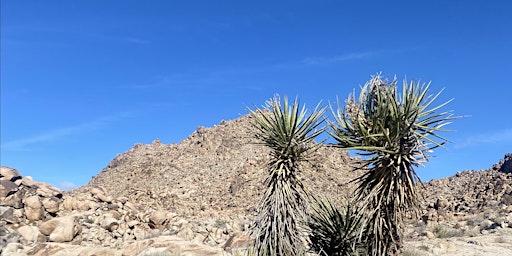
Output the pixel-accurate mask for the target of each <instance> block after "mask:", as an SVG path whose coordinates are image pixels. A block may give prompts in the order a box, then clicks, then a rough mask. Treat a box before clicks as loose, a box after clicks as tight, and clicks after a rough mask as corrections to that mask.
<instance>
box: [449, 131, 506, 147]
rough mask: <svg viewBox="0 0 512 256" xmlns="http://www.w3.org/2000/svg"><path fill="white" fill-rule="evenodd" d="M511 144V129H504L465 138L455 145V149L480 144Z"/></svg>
mask: <svg viewBox="0 0 512 256" xmlns="http://www.w3.org/2000/svg"><path fill="white" fill-rule="evenodd" d="M510 142H512V129H504V130H499V131H494V132H491V133H484V134H478V135H474V136H470V137H468V138H466V140H465V141H464V142H462V143H460V144H457V145H455V147H456V148H465V147H470V146H476V145H481V144H501V143H510Z"/></svg>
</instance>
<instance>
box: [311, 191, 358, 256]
mask: <svg viewBox="0 0 512 256" xmlns="http://www.w3.org/2000/svg"><path fill="white" fill-rule="evenodd" d="M312 208H313V213H312V214H311V216H310V219H309V220H308V228H309V241H310V243H311V250H312V251H313V252H315V253H316V254H318V255H321V256H351V255H364V254H363V253H364V249H363V248H362V243H361V241H362V239H363V238H362V237H360V231H361V224H362V215H360V214H358V212H359V209H358V208H357V206H356V205H355V204H351V203H346V204H345V205H342V206H341V208H338V207H336V206H335V205H334V204H333V203H332V202H331V201H330V200H328V199H326V198H320V199H317V201H316V204H315V205H314V206H313V207H312Z"/></svg>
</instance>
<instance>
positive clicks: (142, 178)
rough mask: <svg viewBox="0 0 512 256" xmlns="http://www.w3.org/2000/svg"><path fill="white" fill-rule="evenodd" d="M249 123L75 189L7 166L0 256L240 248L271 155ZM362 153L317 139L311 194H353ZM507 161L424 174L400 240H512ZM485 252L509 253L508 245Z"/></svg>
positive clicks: (307, 171)
mask: <svg viewBox="0 0 512 256" xmlns="http://www.w3.org/2000/svg"><path fill="white" fill-rule="evenodd" d="M250 121H251V118H250V117H249V116H243V117H240V118H238V119H236V120H231V121H223V122H222V123H221V124H219V125H217V126H214V127H211V128H204V127H199V128H198V129H197V131H195V132H194V133H193V134H192V135H190V137H189V138H187V139H185V140H183V141H182V142H180V143H179V144H169V145H166V144H162V143H161V142H159V141H158V140H155V141H154V142H153V143H151V144H149V145H143V144H137V145H135V146H134V147H133V148H132V149H130V150H129V151H128V152H126V153H124V154H121V155H118V156H117V157H116V158H114V159H113V160H112V161H111V163H110V164H109V165H108V166H107V167H106V168H104V169H103V170H102V171H101V173H99V174H98V175H97V176H95V177H94V178H93V179H92V180H91V181H90V182H89V183H88V184H87V185H85V186H83V187H81V188H79V189H76V190H73V191H60V190H58V189H56V188H54V187H52V186H50V185H48V184H45V183H41V182H35V181H32V180H31V179H30V178H29V177H23V176H22V175H20V173H19V172H18V171H17V170H15V169H13V168H9V167H2V168H1V169H0V255H140V256H142V255H231V253H234V252H236V251H237V250H238V249H243V248H244V247H245V246H246V243H247V240H248V237H247V230H248V227H249V225H250V224H251V220H252V218H253V216H254V213H255V212H256V207H257V204H258V202H259V200H260V197H261V195H262V191H263V189H264V187H263V184H262V183H263V180H264V178H265V174H266V172H265V171H266V168H265V167H266V166H265V165H266V163H267V161H268V153H269V152H268V151H267V149H265V148H264V147H263V146H261V145H259V144H257V143H256V141H254V139H253V138H252V135H251V133H250V128H249V122H250ZM357 162H358V161H357V159H353V158H351V157H350V156H349V155H348V154H347V153H346V152H345V151H343V150H340V149H337V148H334V147H329V146H322V147H320V149H319V150H318V151H317V152H316V154H315V155H314V156H313V159H312V161H311V162H309V163H304V165H303V166H302V167H303V168H302V169H303V171H302V172H301V177H302V180H303V182H304V183H305V184H306V186H307V187H308V188H309V189H310V190H311V191H312V192H314V193H315V194H316V195H319V194H323V195H326V196H329V197H331V198H335V199H337V200H342V199H343V197H344V196H345V195H348V194H349V193H350V192H351V191H353V186H354V185H353V184H348V181H350V180H351V179H352V178H354V177H356V175H357V174H358V173H355V172H352V171H350V170H351V169H352V167H353V166H355V165H357ZM511 165H512V154H507V155H506V156H505V158H504V159H503V160H501V161H500V162H499V163H498V164H496V165H495V166H493V167H492V168H490V169H489V170H481V171H463V172H460V173H458V174H457V175H455V176H453V177H449V178H445V179H440V180H434V181H431V182H428V183H426V184H425V186H424V190H425V195H426V196H425V197H426V198H425V199H426V200H425V204H424V207H423V210H422V216H421V219H419V220H417V219H411V220H410V221H409V223H410V226H409V230H408V232H407V238H408V242H407V244H408V245H409V246H410V247H411V248H412V249H413V250H416V249H417V248H420V249H418V250H419V253H425V254H426V255H443V254H446V253H451V251H450V250H453V248H454V246H458V245H457V243H459V245H461V244H462V245H464V243H462V242H460V241H458V240H457V243H455V242H454V243H455V244H454V245H453V246H444V247H443V248H445V249H446V248H447V249H446V250H444V249H442V248H439V246H436V245H437V244H446V243H448V244H451V242H449V241H448V242H447V241H445V240H442V241H438V240H439V239H445V238H446V236H448V235H450V236H451V235H456V236H458V237H462V238H461V239H466V237H471V240H468V241H473V242H474V241H477V242H478V241H480V240H479V239H480V238H479V237H480V236H483V237H485V239H488V237H489V236H491V235H493V236H497V235H498V234H505V235H504V236H505V237H503V236H501V235H500V236H499V237H498V238H499V239H500V241H509V240H508V239H510V241H512V232H510V231H511V230H512V199H511V198H512V172H511V171H510V170H511V169H512V166H511ZM507 234H511V235H510V236H508V235H507ZM498 238H496V239H498ZM485 239H484V238H482V239H481V240H482V241H485ZM464 241H465V240H464ZM433 243H436V244H433ZM468 243H469V242H468ZM475 243H476V242H475ZM497 244H498V245H503V244H507V243H501V242H499V243H497ZM498 247H499V246H498ZM425 248H427V249H428V250H424V249H425ZM480 249H481V248H479V250H480ZM443 250H444V251H443ZM482 250H483V251H484V252H489V253H493V252H500V253H501V254H504V252H505V254H506V252H511V253H512V248H510V251H507V250H509V248H508V247H506V246H502V247H499V248H494V247H493V249H492V250H487V251H485V250H486V248H483V249H482ZM480 251H481V250H480ZM418 255H420V254H418ZM421 255H422V254H421ZM453 255H457V254H453ZM458 255H464V254H458Z"/></svg>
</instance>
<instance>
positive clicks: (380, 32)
mask: <svg viewBox="0 0 512 256" xmlns="http://www.w3.org/2000/svg"><path fill="white" fill-rule="evenodd" d="M511 12H512V2H510V1H453V0H452V1H450V0H448V1H96V0H92V1H56V0H50V1H8V0H7V1H2V2H1V70H0V71H1V73H0V74H1V81H0V82H1V130H0V131H1V151H0V153H1V154H0V157H1V165H7V166H11V167H14V168H16V169H18V170H19V171H20V172H21V173H22V175H30V176H32V177H33V178H34V179H35V180H39V181H44V182H48V183H51V184H53V185H55V186H58V187H61V188H68V187H70V186H80V185H83V184H85V183H87V182H88V181H89V180H90V178H91V176H94V175H96V174H97V173H99V172H100V171H101V170H102V168H104V167H105V166H106V165H107V164H108V163H109V162H110V160H111V159H113V158H114V157H115V156H116V155H117V154H120V153H123V152H125V151H127V150H129V149H130V148H131V147H132V146H133V145H134V144H136V143H151V142H152V141H153V140H154V139H156V138H158V139H160V140H161V141H162V142H164V143H178V142H180V141H181V140H183V139H185V138H187V136H188V135H189V134H191V133H192V132H193V131H194V130H195V129H196V128H197V127H198V126H205V127H210V126H213V125H215V124H218V123H220V121H221V120H230V119H234V118H237V117H239V116H241V115H244V114H246V113H247V110H246V107H247V106H255V105H256V106H261V105H262V104H263V103H264V102H265V101H266V100H267V99H269V98H270V97H272V96H273V95H274V94H275V93H279V94H281V95H289V96H291V97H295V96H297V95H298V97H299V98H300V99H301V101H302V102H303V103H305V104H306V105H308V106H310V107H311V108H312V107H313V106H314V105H316V104H317V103H318V102H319V101H321V100H322V101H323V102H324V103H328V102H335V101H336V97H337V96H338V97H340V98H346V97H347V96H348V94H349V93H350V92H352V90H353V89H354V88H358V87H359V86H360V85H362V84H364V83H365V82H366V81H367V80H368V79H369V78H370V76H371V75H373V74H376V73H377V72H382V74H383V75H385V76H389V77H393V76H394V75H397V76H398V78H399V80H401V79H403V78H404V77H407V78H408V79H414V80H418V79H421V80H422V81H427V82H428V81H432V87H431V90H432V91H431V92H432V93H437V92H438V91H439V90H441V89H443V88H445V90H444V92H443V94H442V96H441V99H440V102H441V101H444V100H448V99H451V98H454V101H453V102H452V103H450V104H449V105H448V107H446V108H445V110H454V112H455V114H457V115H467V116H468V117H466V118H463V119H459V120H456V121H455V122H454V123H453V124H452V125H451V126H450V127H449V128H450V129H453V130H455V132H452V133H447V134H445V136H446V137H447V138H448V139H450V140H451V141H452V142H453V143H451V144H450V145H448V146H447V147H446V149H440V150H437V151H435V152H434V155H435V156H436V157H435V158H433V159H431V161H430V162H429V163H428V164H427V166H426V167H425V168H420V169H419V170H418V171H419V174H420V176H421V177H422V179H424V180H430V179H432V178H440V177H446V176H450V175H453V174H454V173H456V172H457V171H462V170H466V169H477V170H478V169H486V168H489V167H491V166H492V164H494V163H496V162H497V161H498V160H499V159H501V158H502V157H503V156H504V154H505V153H507V152H512V146H511V145H512V118H511V115H510V113H511V109H512V108H511V107H510V102H511V100H512V98H511V96H512V89H511V88H512V86H510V75H512V63H511V60H512V47H511V45H512V19H511V18H510V13H511Z"/></svg>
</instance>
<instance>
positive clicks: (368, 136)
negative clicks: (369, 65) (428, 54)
mask: <svg viewBox="0 0 512 256" xmlns="http://www.w3.org/2000/svg"><path fill="white" fill-rule="evenodd" d="M396 84H397V82H396V78H395V79H393V80H392V81H390V82H388V81H384V80H383V79H382V78H381V76H380V75H376V76H374V77H372V79H371V80H370V81H369V82H367V83H366V84H365V85H364V86H363V87H362V88H361V93H360V95H359V99H358V100H356V98H355V95H354V93H353V94H351V95H350V96H349V98H348V99H347V100H346V106H345V108H344V109H343V108H341V107H340V103H339V102H338V109H337V111H335V110H332V109H333V108H332V107H331V110H332V112H333V115H334V119H335V120H334V122H329V127H330V131H329V133H330V134H331V136H332V137H333V138H334V139H335V140H336V141H337V142H338V143H337V145H338V146H340V147H342V148H345V149H354V150H358V151H357V152H358V154H360V155H362V156H363V164H362V166H361V167H360V168H361V169H364V170H366V171H365V172H364V174H362V175H361V176H359V177H358V178H356V179H355V182H357V183H358V187H357V189H356V191H355V192H356V200H357V201H360V202H362V204H363V207H364V208H365V209H366V212H365V215H366V216H367V217H366V221H365V222H364V223H365V224H364V227H365V230H366V231H367V235H368V236H367V238H368V239H367V249H368V253H369V254H370V255H389V254H396V253H397V252H398V251H399V250H400V248H401V246H402V228H403V218H404V214H405V213H406V211H409V210H412V211H413V212H414V213H416V215H417V214H418V211H419V198H420V192H419V191H418V190H417V186H416V185H417V183H418V182H419V181H420V179H419V177H418V175H417V174H416V172H415V170H414V167H417V166H419V165H422V164H423V163H425V162H427V161H428V158H429V155H428V153H430V152H431V151H432V150H433V149H434V148H437V147H440V146H442V145H443V144H444V143H446V142H447V140H446V139H444V138H443V137H441V136H439V134H438V133H439V132H441V131H444V130H443V128H444V126H445V125H447V124H448V123H450V120H452V119H454V118H456V117H454V116H453V115H452V114H451V112H450V111H448V112H441V113H437V111H438V110H439V109H440V108H442V107H443V106H445V105H446V104H448V102H449V101H448V102H445V103H442V104H440V105H437V106H434V105H433V104H434V102H435V101H436V100H437V99H438V96H439V95H440V93H441V92H439V93H438V94H436V95H433V96H432V95H427V94H428V89H429V86H430V83H429V84H424V83H420V82H410V83H408V82H407V81H406V80H404V83H403V88H402V90H401V95H400V94H399V92H398V91H399V90H398V88H397V85H396Z"/></svg>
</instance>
